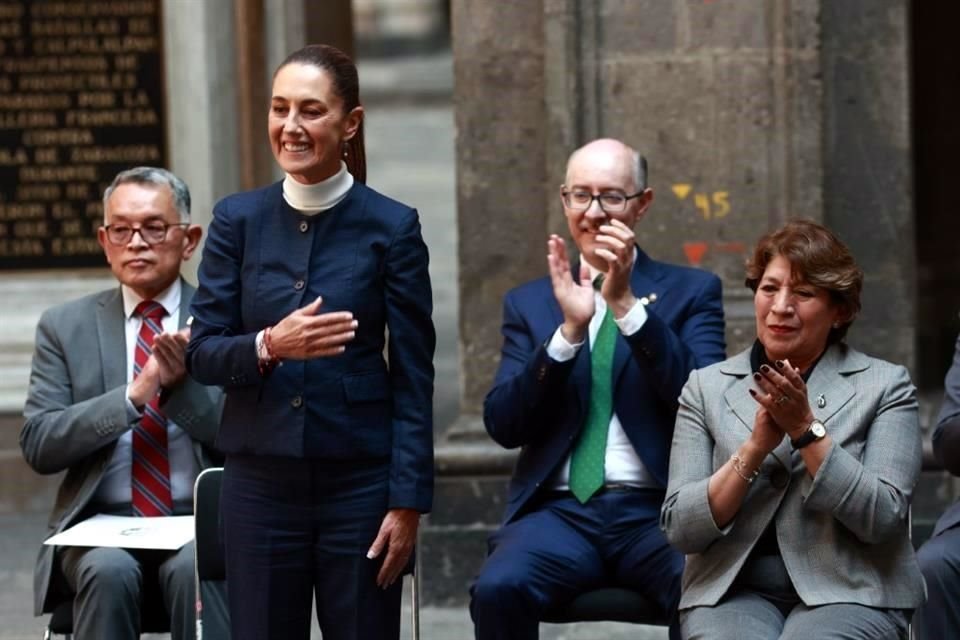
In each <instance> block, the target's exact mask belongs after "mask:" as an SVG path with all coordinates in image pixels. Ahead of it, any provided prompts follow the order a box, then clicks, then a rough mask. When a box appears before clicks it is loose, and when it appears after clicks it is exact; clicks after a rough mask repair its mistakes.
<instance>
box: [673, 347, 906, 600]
mask: <svg viewBox="0 0 960 640" xmlns="http://www.w3.org/2000/svg"><path fill="white" fill-rule="evenodd" d="M750 374H751V370H750V351H749V349H748V350H747V351H744V352H743V353H740V354H739V355H736V356H734V357H732V358H730V359H728V360H726V361H724V362H721V363H719V364H715V365H712V366H710V367H707V368H705V369H701V370H699V371H694V372H693V373H692V374H691V375H690V379H689V380H688V381H687V384H686V386H685V387H684V388H683V391H682V393H681V396H680V409H679V412H678V414H677V423H676V429H675V431H674V436H673V447H672V450H671V454H670V479H669V484H668V487H667V497H666V500H665V502H664V503H663V509H662V511H661V518H660V525H661V527H662V529H663V530H664V532H665V533H666V535H667V538H668V539H669V540H670V542H671V543H672V544H673V545H674V546H675V547H677V548H678V549H679V550H681V551H682V552H684V553H685V554H687V563H686V568H685V570H684V573H683V594H682V597H681V600H680V608H681V609H688V608H691V607H696V606H702V605H708V606H709V605H714V604H716V603H717V602H718V601H719V600H720V599H721V598H722V597H723V595H724V594H725V593H726V592H727V590H728V589H729V588H730V585H731V583H732V582H733V580H734V578H736V576H737V573H738V572H739V571H740V569H741V567H742V566H743V564H744V561H745V560H746V558H747V556H748V554H749V553H750V550H751V549H752V548H753V546H754V544H755V543H756V542H757V539H758V538H759V537H760V535H761V534H762V533H763V531H764V529H765V528H766V527H767V525H768V524H769V523H770V521H771V520H773V519H774V518H775V519H776V526H777V540H778V542H779V546H780V551H781V553H782V555H783V561H784V564H785V565H786V567H787V570H788V572H789V574H790V578H791V580H792V581H793V585H794V587H795V588H796V590H797V593H798V595H799V596H800V598H801V599H802V600H803V602H804V603H806V604H807V605H809V606H815V605H821V604H829V603H837V602H852V603H859V604H864V605H867V606H871V607H884V608H886V607H890V608H902V609H913V608H915V607H917V606H918V605H920V604H921V603H922V602H923V601H924V598H925V587H924V582H923V577H922V576H921V574H920V568H919V566H918V565H917V560H916V557H915V555H914V552H913V547H912V545H911V543H910V537H909V530H908V517H907V516H908V510H909V505H910V499H911V493H912V491H913V487H914V485H915V484H916V482H917V479H918V478H919V475H920V464H921V443H920V427H919V423H918V418H917V399H916V389H915V388H914V386H913V383H912V382H911V381H910V375H909V374H908V373H907V370H906V369H905V368H904V367H901V366H898V365H894V364H891V363H889V362H885V361H883V360H877V359H875V358H871V357H868V356H866V355H864V354H862V353H860V352H858V351H855V350H854V349H851V348H849V347H847V346H846V345H842V344H841V345H833V346H831V347H829V348H828V350H827V352H826V353H825V354H824V355H823V357H822V358H821V359H820V362H819V363H818V364H817V366H816V368H815V369H814V371H813V374H812V375H811V376H810V379H809V381H808V383H807V390H808V397H809V398H810V404H811V407H812V408H813V411H814V415H815V416H816V417H817V418H819V419H820V420H821V421H822V422H823V423H824V425H825V426H826V428H827V432H828V433H829V434H830V436H831V438H832V440H833V446H832V448H831V449H830V451H829V453H828V454H827V457H826V459H825V460H824V461H823V464H822V465H821V467H820V469H819V471H818V472H817V475H816V477H813V478H811V477H810V475H809V474H808V473H807V470H806V467H805V466H804V464H803V461H802V459H801V458H800V454H799V453H793V452H792V451H791V447H790V442H789V440H788V439H787V438H784V440H783V442H782V443H781V444H780V445H779V446H778V447H777V448H776V449H775V450H774V451H773V452H772V453H771V454H770V455H768V456H767V458H766V459H765V460H764V461H763V463H762V465H761V467H760V475H759V477H758V478H757V479H756V481H755V482H754V483H753V484H752V485H751V486H750V490H749V491H748V492H747V495H746V496H745V498H744V502H743V505H742V506H741V508H740V512H739V513H738V514H737V516H736V517H735V518H734V519H733V521H731V522H730V523H729V524H728V525H727V526H726V527H724V528H723V529H720V528H719V527H717V525H716V523H715V522H714V520H713V517H712V515H711V512H710V507H709V505H708V503H707V482H708V481H709V478H710V476H711V475H712V474H713V473H714V471H716V470H717V469H719V468H720V467H721V466H723V464H724V463H726V462H727V460H729V459H730V456H731V455H733V454H734V453H735V452H736V450H737V449H738V448H739V446H740V445H741V444H742V443H743V441H744V440H746V439H747V437H748V436H749V435H750V430H751V429H752V428H753V418H754V414H755V413H756V409H757V406H758V405H757V403H756V402H755V401H754V400H753V398H751V397H750V394H749V393H748V391H747V389H748V388H749V387H750V386H751V384H752V381H751V378H750ZM821 396H822V398H823V400H822V401H821V402H818V399H819V398H820V397H821ZM820 404H822V405H823V406H822V407H820V406H819V405H820ZM777 485H780V486H779V487H778V486H777Z"/></svg>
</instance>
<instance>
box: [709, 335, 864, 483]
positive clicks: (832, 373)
mask: <svg viewBox="0 0 960 640" xmlns="http://www.w3.org/2000/svg"><path fill="white" fill-rule="evenodd" d="M869 366H870V360H869V359H868V358H867V357H866V356H864V355H863V354H862V353H860V352H859V351H855V350H854V349H851V348H850V347H848V346H847V345H845V344H835V345H831V346H830V347H828V348H827V352H826V353H824V354H823V357H822V358H820V362H818V363H817V366H816V368H815V369H814V370H813V373H812V374H811V375H810V379H809V380H808V381H807V399H808V400H809V401H810V402H811V405H810V407H811V409H813V414H814V416H816V417H817V419H819V420H820V421H821V422H823V423H824V424H827V422H828V420H830V418H831V417H832V416H833V415H834V414H835V413H836V412H837V411H839V410H840V409H841V408H842V407H843V406H844V405H846V404H847V403H848V402H850V400H851V399H852V398H853V396H854V395H855V394H856V388H855V387H854V385H853V384H851V383H850V382H849V381H848V380H847V377H848V376H849V375H851V374H854V373H857V372H859V371H863V370H864V369H867V368H868V367H869ZM720 372H721V373H723V374H725V375H728V376H732V377H734V378H736V380H735V381H733V382H732V383H731V384H730V386H729V387H728V388H727V390H726V391H725V392H724V394H723V397H724V400H725V401H726V403H727V406H728V407H730V409H731V410H732V411H733V413H734V414H736V416H737V418H738V419H739V422H740V423H741V424H742V425H743V427H744V429H746V430H747V431H752V430H753V418H754V415H755V414H756V412H757V402H756V401H755V400H754V399H753V398H751V397H750V393H749V391H748V389H749V388H751V387H752V386H753V380H752V378H751V375H750V374H751V373H752V371H751V370H750V349H746V350H745V351H742V352H741V353H739V354H737V355H735V356H733V357H732V358H730V359H728V360H726V361H724V362H722V363H721V364H720ZM821 395H822V396H823V397H824V399H825V404H824V406H823V407H819V406H817V402H816V398H818V397H820V396H821ZM829 429H830V426H829V424H827V430H828V431H829ZM773 455H774V456H776V457H777V459H778V460H779V461H780V462H781V463H782V464H783V466H784V467H786V468H787V469H790V467H791V464H790V459H791V456H792V451H791V448H790V441H789V440H788V439H787V438H784V439H783V442H781V443H780V445H779V446H778V447H777V448H776V449H774V450H773Z"/></svg>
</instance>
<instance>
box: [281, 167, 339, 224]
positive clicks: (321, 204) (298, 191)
mask: <svg viewBox="0 0 960 640" xmlns="http://www.w3.org/2000/svg"><path fill="white" fill-rule="evenodd" d="M352 186H353V175H352V174H351V173H350V172H349V171H347V164H346V163H345V162H344V161H343V160H341V161H340V171H338V172H336V173H335V174H333V175H332V176H330V177H329V178H327V179H326V180H321V181H320V182H317V183H314V184H303V183H302V182H297V181H296V180H294V179H293V177H291V176H290V174H289V173H288V174H287V177H286V178H284V180H283V199H284V200H286V201H287V204H289V205H290V206H291V207H293V208H294V209H296V210H297V211H299V212H300V213H303V214H305V215H308V216H312V215H316V214H318V213H320V212H321V211H326V210H327V209H330V208H331V207H334V206H336V205H337V204H339V203H340V201H341V200H343V199H344V198H345V197H347V193H348V192H349V191H350V187H352Z"/></svg>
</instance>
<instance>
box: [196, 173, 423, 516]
mask: <svg viewBox="0 0 960 640" xmlns="http://www.w3.org/2000/svg"><path fill="white" fill-rule="evenodd" d="M428 262H429V259H428V255H427V248H426V245H425V244H424V243H423V239H422V237H421V234H420V221H419V218H418V216H417V212H416V210H414V209H411V208H410V207H408V206H406V205H403V204H400V203H399V202H396V201H393V200H391V199H389V198H387V197H385V196H383V195H381V194H379V193H377V192H376V191H374V190H372V189H370V188H369V187H367V186H366V185H363V184H360V183H356V184H354V186H353V188H352V189H351V190H350V192H349V193H348V194H347V196H346V198H344V200H343V201H342V202H340V203H339V204H338V205H337V206H335V207H333V208H332V209H330V210H328V211H325V212H323V213H320V214H317V215H315V216H306V215H303V214H301V213H299V212H298V211H296V210H294V209H292V208H291V207H290V206H288V205H287V204H286V203H285V202H284V200H283V195H282V183H279V182H278V183H276V184H273V185H271V186H269V187H266V188H263V189H258V190H255V191H250V192H246V193H240V194H235V195H232V196H229V197H227V198H225V199H223V200H221V201H220V202H219V203H218V204H217V205H216V207H215V208H214V214H213V222H212V223H211V225H210V231H209V235H208V238H207V242H206V245H205V247H204V250H203V261H202V262H201V264H200V270H199V281H200V286H199V289H198V291H197V294H196V296H195V297H194V299H193V304H192V305H191V312H192V313H193V316H194V321H193V330H192V337H191V340H190V344H189V345H188V348H187V366H188V368H189V370H190V372H191V374H192V375H193V376H194V377H195V378H196V379H197V380H199V381H200V382H203V383H205V384H218V385H222V386H223V387H224V390H225V392H226V404H225V406H224V414H223V422H222V424H221V428H220V431H219V435H218V438H217V446H218V447H219V448H220V449H221V450H222V451H224V452H226V453H228V454H255V455H270V456H289V457H297V458H301V457H313V458H318V459H326V460H341V461H351V462H361V463H363V462H367V463H374V464H375V463H379V462H387V463H389V465H390V469H391V473H390V502H389V506H390V508H398V507H406V508H413V509H417V510H419V511H421V512H425V511H429V510H430V506H431V502H432V496H433V413H432V396H433V351H434V345H435V342H436V338H435V334H434V329H433V323H432V320H431V313H432V294H431V289H430V277H429V274H428V272H427V266H428ZM318 295H319V296H323V305H322V307H321V308H320V312H321V313H325V312H330V311H340V310H346V311H351V312H352V313H353V315H354V318H355V319H356V320H357V321H358V323H359V326H358V328H357V330H356V337H355V338H354V339H353V340H352V341H351V342H350V343H349V344H348V345H347V348H346V351H345V352H344V353H343V354H340V355H338V356H334V357H325V358H316V359H313V360H307V361H304V360H287V361H284V362H283V363H281V365H280V366H278V367H276V368H275V369H274V370H273V371H272V372H270V373H267V374H262V373H261V371H260V369H259V366H258V360H257V355H256V347H255V344H254V343H255V338H256V334H257V333H258V332H259V331H260V330H261V329H263V328H265V327H267V326H272V325H275V324H277V323H278V322H279V321H280V320H282V319H283V318H284V317H285V316H287V315H288V314H289V313H291V312H292V311H294V310H295V309H298V308H301V307H303V306H305V305H307V304H308V303H310V302H313V301H314V300H315V299H316V297H317V296H318ZM385 329H389V342H388V344H387V346H388V358H389V366H388V365H387V363H386V361H385V360H384V357H383V352H384V345H385V341H386V339H385Z"/></svg>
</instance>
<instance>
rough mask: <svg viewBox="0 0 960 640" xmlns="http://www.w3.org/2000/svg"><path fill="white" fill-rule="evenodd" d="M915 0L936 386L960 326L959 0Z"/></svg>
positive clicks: (926, 356) (926, 343) (926, 337)
mask: <svg viewBox="0 0 960 640" xmlns="http://www.w3.org/2000/svg"><path fill="white" fill-rule="evenodd" d="M911 5H912V6H911V13H912V24H911V31H912V34H911V35H912V54H913V55H912V61H911V67H912V75H913V96H912V97H913V148H914V187H915V194H914V201H915V203H916V234H917V237H916V242H917V280H918V282H917V284H918V291H917V371H916V383H917V386H919V387H920V388H921V389H930V388H936V387H939V386H941V385H942V384H943V376H944V374H945V373H946V370H947V367H948V366H949V364H950V361H951V358H952V355H953V348H954V344H955V341H956V339H957V333H958V331H960V317H958V312H960V205H958V200H960V155H958V152H960V38H957V33H956V25H957V24H958V22H960V3H956V2H928V1H926V0H914V1H913V2H912V3H911ZM890 304H896V301H895V300H891V301H890Z"/></svg>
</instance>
